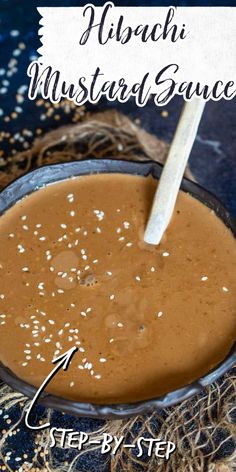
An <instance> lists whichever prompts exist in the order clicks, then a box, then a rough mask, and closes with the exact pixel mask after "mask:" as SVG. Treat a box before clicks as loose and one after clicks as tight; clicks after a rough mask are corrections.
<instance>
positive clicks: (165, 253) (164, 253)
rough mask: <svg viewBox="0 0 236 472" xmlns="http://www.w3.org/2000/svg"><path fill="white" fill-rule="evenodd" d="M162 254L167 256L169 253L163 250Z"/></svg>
mask: <svg viewBox="0 0 236 472" xmlns="http://www.w3.org/2000/svg"><path fill="white" fill-rule="evenodd" d="M162 255H163V257H168V256H169V255H170V254H169V252H167V251H164V252H163V253H162Z"/></svg>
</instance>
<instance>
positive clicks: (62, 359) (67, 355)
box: [25, 346, 78, 430]
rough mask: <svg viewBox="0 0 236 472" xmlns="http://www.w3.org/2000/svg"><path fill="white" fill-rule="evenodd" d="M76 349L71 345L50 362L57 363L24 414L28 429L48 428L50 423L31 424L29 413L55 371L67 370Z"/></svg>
mask: <svg viewBox="0 0 236 472" xmlns="http://www.w3.org/2000/svg"><path fill="white" fill-rule="evenodd" d="M76 351H78V348H77V347H75V346H74V347H72V348H71V349H69V350H68V351H66V352H64V354H61V355H60V356H58V357H56V358H55V359H53V361H52V363H53V364H57V365H56V367H54V369H53V370H52V371H51V372H50V374H48V376H47V377H46V379H45V380H44V381H43V383H42V384H41V386H40V387H39V389H38V390H37V392H36V394H35V395H34V398H33V400H32V402H31V404H30V406H29V408H28V410H27V412H26V415H25V425H26V426H27V428H29V429H33V430H39V429H44V428H49V426H50V423H45V424H43V425H41V426H32V425H30V424H29V416H30V413H31V411H32V409H33V407H34V405H35V403H36V402H37V400H38V398H39V397H40V395H41V393H42V392H43V390H44V389H45V388H46V386H47V385H48V384H49V382H50V381H51V380H52V379H53V377H54V376H55V375H56V374H57V372H58V371H59V370H60V369H61V368H62V369H63V370H67V369H68V367H69V364H70V361H71V359H72V357H73V355H74V354H75V352H76Z"/></svg>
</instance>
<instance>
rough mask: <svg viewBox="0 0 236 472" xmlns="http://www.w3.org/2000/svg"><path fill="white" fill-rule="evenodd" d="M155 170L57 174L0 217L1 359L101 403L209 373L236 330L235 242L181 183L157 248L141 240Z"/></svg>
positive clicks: (28, 375)
mask: <svg viewBox="0 0 236 472" xmlns="http://www.w3.org/2000/svg"><path fill="white" fill-rule="evenodd" d="M155 188H156V181H154V180H153V179H152V178H143V177H136V176H127V175H126V176H125V175H118V174H113V175H96V176H86V177H81V178H76V179H70V180H68V181H65V182H61V183H57V184H54V185H51V186H48V187H47V188H44V189H42V190H40V191H37V192H35V193H34V194H32V195H30V196H28V197H26V198H25V199H24V200H22V201H21V202H19V203H18V204H16V205H15V206H14V207H13V208H11V209H10V210H8V211H7V212H6V213H5V214H4V215H3V216H2V217H1V218H0V336H1V343H0V359H1V361H2V362H3V363H4V364H5V365H7V366H8V367H10V368H11V369H12V371H13V372H14V373H15V374H16V375H17V376H19V377H20V378H22V379H24V380H26V381H28V382H29V383H31V384H33V385H36V386H39V385H40V384H41V382H42V381H43V380H44V378H45V377H46V375H47V374H48V373H49V372H50V371H51V370H52V367H53V365H52V363H51V360H52V359H53V358H54V357H56V356H59V355H60V354H62V353H64V352H65V351H66V350H68V349H69V348H71V347H72V346H76V347H78V352H76V353H75V355H74V357H73V359H72V362H71V365H70V367H69V369H68V371H67V372H63V371H62V370H61V371H60V372H59V373H58V374H57V376H56V377H55V378H54V380H53V381H52V383H51V384H50V385H49V387H48V391H50V392H52V393H54V394H57V395H60V396H63V397H66V398H71V399H77V400H89V401H93V402H97V403H111V402H117V403H119V402H128V401H138V400H141V399H146V398H151V397H155V396H157V395H159V394H163V393H165V392H167V391H170V390H173V389H175V388H177V387H180V386H183V385H185V384H187V383H189V382H191V381H193V380H194V379H196V378H197V377H199V376H200V375H202V374H205V373H207V372H208V371H209V369H211V368H212V367H213V366H215V365H216V364H217V363H218V362H219V361H221V360H222V359H223V358H224V357H225V356H226V354H227V353H228V352H229V350H230V348H231V346H232V344H233V341H234V339H235V336H236V300H235V292H236V290H235V289H236V244H235V239H234V237H233V235H232V234H231V232H230V231H229V230H228V229H227V228H226V227H225V226H224V224H223V223H222V222H221V221H220V220H219V219H218V218H217V217H216V216H215V214H214V213H213V212H212V211H211V210H209V209H208V208H207V207H205V206H204V205H202V204H201V203H199V202H198V201H197V200H195V199H193V198H192V197H191V196H189V195H187V194H185V193H183V192H180V193H179V196H178V201H177V205H176V208H175V212H174V216H173V218H172V221H171V224H170V226H169V228H168V230H167V233H166V235H165V237H164V238H163V241H162V243H161V244H160V245H159V246H158V247H153V246H147V245H145V244H144V243H143V242H142V241H143V232H144V227H145V224H146V221H147V218H148V214H149V210H150V205H151V202H152V199H153V195H154V192H155Z"/></svg>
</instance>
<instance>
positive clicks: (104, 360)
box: [99, 357, 107, 363]
mask: <svg viewBox="0 0 236 472" xmlns="http://www.w3.org/2000/svg"><path fill="white" fill-rule="evenodd" d="M106 361H107V360H106V359H105V357H100V359H99V362H102V363H103V362H106Z"/></svg>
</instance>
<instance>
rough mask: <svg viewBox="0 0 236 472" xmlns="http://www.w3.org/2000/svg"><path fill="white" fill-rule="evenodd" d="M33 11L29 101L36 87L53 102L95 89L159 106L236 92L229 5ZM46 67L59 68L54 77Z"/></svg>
mask: <svg viewBox="0 0 236 472" xmlns="http://www.w3.org/2000/svg"><path fill="white" fill-rule="evenodd" d="M38 11H39V13H40V15H41V16H42V18H41V20H40V25H41V28H40V30H39V35H40V36H41V38H40V40H41V43H42V46H41V47H40V48H39V50H38V52H39V55H40V58H39V60H38V62H37V63H33V64H31V65H30V66H29V68H28V75H29V76H30V77H31V84H30V90H29V97H30V98H31V99H33V98H35V93H36V89H39V88H40V90H41V93H42V95H43V96H44V97H49V98H50V99H51V100H52V101H58V100H59V99H60V98H62V97H63V96H67V97H68V98H69V99H71V100H74V101H75V103H78V104H81V103H84V102H86V101H87V100H89V101H91V102H96V101H98V100H99V98H100V97H101V95H105V96H107V98H108V99H110V100H113V99H118V100H120V101H126V99H128V98H129V96H131V95H134V96H135V97H136V102H137V104H138V105H140V106H142V105H144V104H145V103H146V101H147V99H148V97H149V96H150V94H154V100H155V102H156V104H158V105H163V104H165V103H167V102H168V101H169V100H170V99H171V98H172V96H174V95H175V94H176V93H177V94H180V95H183V97H184V98H185V100H189V99H191V98H193V96H200V97H201V98H204V99H205V100H208V99H213V100H218V99H220V98H225V99H231V98H233V96H234V95H235V93H236V84H235V82H236V8H234V7H177V8H174V7H169V8H168V7H117V6H114V5H113V4H112V3H110V2H109V3H107V4H105V5H104V6H103V7H93V5H91V4H89V5H86V6H85V7H42V8H38ZM48 66H50V67H51V70H50V72H51V73H52V74H53V72H55V71H57V72H58V76H57V80H56V75H54V76H53V77H52V74H51V75H50V77H49V72H48V70H45V68H47V67H48ZM47 74H48V75H47ZM46 76H47V77H46ZM47 78H48V79H49V80H48V82H47ZM55 80H56V82H55ZM45 81H46V82H47V84H46V85H47V86H48V87H46V88H45ZM63 82H64V85H63ZM112 83H113V85H112ZM72 86H73V90H72V88H70V87H72ZM125 87H126V88H125Z"/></svg>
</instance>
